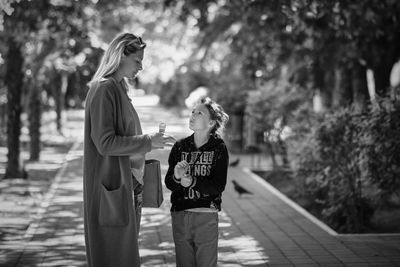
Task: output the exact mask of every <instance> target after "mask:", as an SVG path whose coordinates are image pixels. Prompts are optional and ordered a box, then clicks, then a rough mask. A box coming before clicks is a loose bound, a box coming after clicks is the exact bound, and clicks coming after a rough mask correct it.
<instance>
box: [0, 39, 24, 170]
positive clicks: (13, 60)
mask: <svg viewBox="0 0 400 267" xmlns="http://www.w3.org/2000/svg"><path fill="white" fill-rule="evenodd" d="M6 62H7V63H6V64H7V71H6V74H5V79H4V80H5V85H6V87H7V115H8V119H7V148H8V153H7V168H6V173H5V175H4V178H20V177H24V176H26V174H25V173H24V171H23V168H22V167H21V164H20V142H19V137H20V134H21V118H20V116H21V110H22V105H21V92H22V85H23V73H22V66H23V63H24V58H23V57H22V51H21V45H20V44H19V43H18V42H16V41H15V40H14V39H13V38H9V40H8V52H7V55H6Z"/></svg>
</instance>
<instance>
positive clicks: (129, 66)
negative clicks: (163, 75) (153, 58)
mask: <svg viewBox="0 0 400 267" xmlns="http://www.w3.org/2000/svg"><path fill="white" fill-rule="evenodd" d="M143 56H144V49H142V50H139V51H137V52H136V53H133V54H130V55H129V56H125V55H124V56H122V60H121V65H120V68H121V70H122V71H123V74H124V77H126V78H128V79H132V78H135V77H136V75H137V74H138V72H139V71H141V70H142V69H143V66H142V60H143Z"/></svg>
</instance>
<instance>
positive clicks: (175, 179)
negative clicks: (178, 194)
mask: <svg viewBox="0 0 400 267" xmlns="http://www.w3.org/2000/svg"><path fill="white" fill-rule="evenodd" d="M172 179H174V181H175V183H177V184H181V178H179V179H178V178H176V177H175V174H173V175H172Z"/></svg>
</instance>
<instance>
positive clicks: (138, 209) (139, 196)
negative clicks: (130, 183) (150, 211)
mask: <svg viewBox="0 0 400 267" xmlns="http://www.w3.org/2000/svg"><path fill="white" fill-rule="evenodd" d="M133 201H134V202H135V206H134V207H135V213H136V229H137V234H138V236H139V230H140V219H141V218H142V205H143V185H141V184H140V183H137V184H136V185H135V189H134V190H133Z"/></svg>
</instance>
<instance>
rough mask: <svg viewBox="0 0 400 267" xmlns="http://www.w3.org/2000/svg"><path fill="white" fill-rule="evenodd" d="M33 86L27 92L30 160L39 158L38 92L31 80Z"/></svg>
mask: <svg viewBox="0 0 400 267" xmlns="http://www.w3.org/2000/svg"><path fill="white" fill-rule="evenodd" d="M33 84H34V85H33V87H32V88H30V92H29V96H30V97H29V116H28V117H29V135H30V139H31V140H30V160H39V158H40V125H41V122H40V118H41V103H40V92H39V88H37V85H36V84H35V83H34V82H33Z"/></svg>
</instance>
